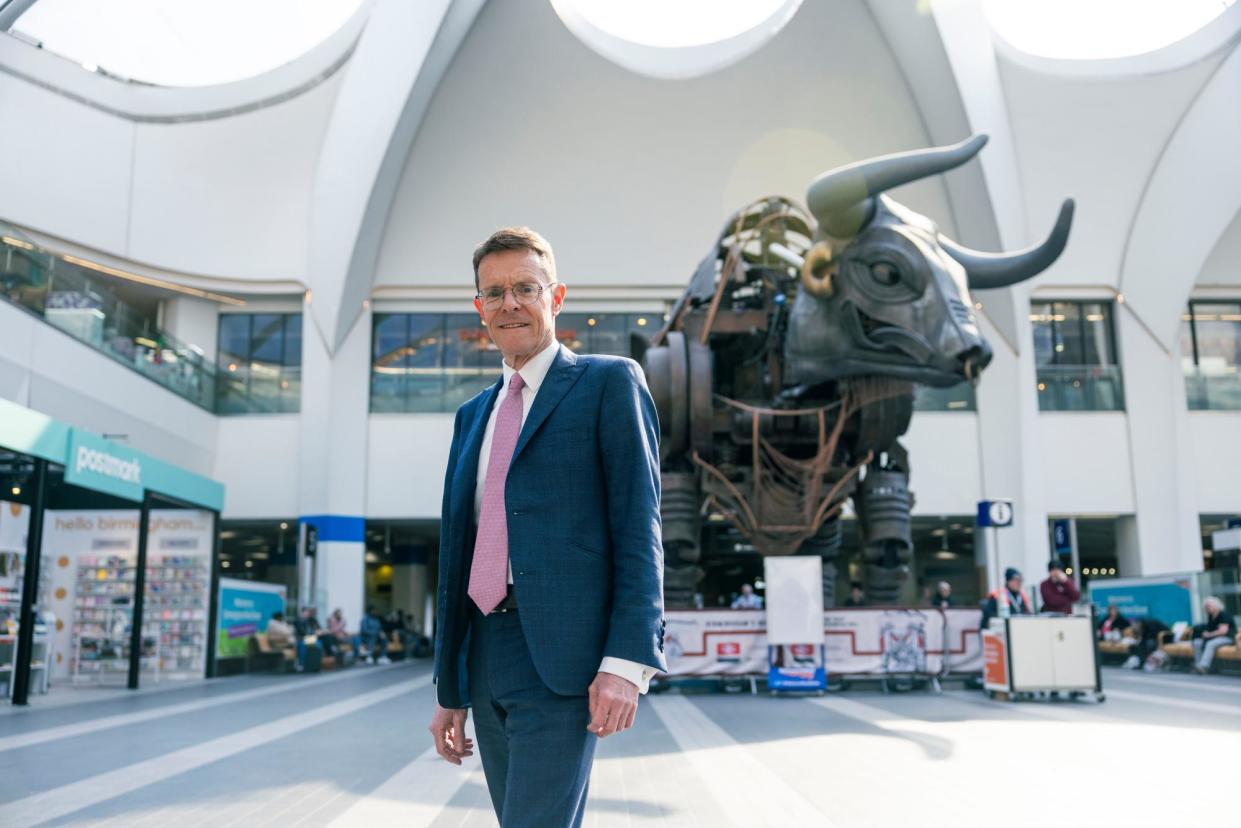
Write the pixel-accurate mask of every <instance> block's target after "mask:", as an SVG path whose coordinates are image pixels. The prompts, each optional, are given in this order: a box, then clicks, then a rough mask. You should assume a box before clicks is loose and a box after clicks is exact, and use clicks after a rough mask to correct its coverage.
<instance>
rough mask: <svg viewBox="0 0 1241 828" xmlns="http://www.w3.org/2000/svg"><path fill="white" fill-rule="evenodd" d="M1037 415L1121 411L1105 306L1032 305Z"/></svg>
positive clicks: (1108, 307)
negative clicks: (1036, 374)
mask: <svg viewBox="0 0 1241 828" xmlns="http://www.w3.org/2000/svg"><path fill="white" fill-rule="evenodd" d="M1030 323H1031V328H1032V329H1033V333H1034V359H1035V364H1036V366H1037V371H1038V399H1039V410H1040V411H1121V410H1123V409H1124V407H1125V400H1124V388H1123V385H1122V382H1121V374H1120V365H1119V364H1118V361H1117V358H1116V337H1115V333H1114V331H1113V325H1112V304H1111V303H1110V302H1032V303H1031V305H1030Z"/></svg>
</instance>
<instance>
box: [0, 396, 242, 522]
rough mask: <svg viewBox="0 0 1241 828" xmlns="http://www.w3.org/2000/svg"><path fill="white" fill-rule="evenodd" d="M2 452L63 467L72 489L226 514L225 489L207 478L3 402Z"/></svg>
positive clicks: (0, 419) (0, 421)
mask: <svg viewBox="0 0 1241 828" xmlns="http://www.w3.org/2000/svg"><path fill="white" fill-rule="evenodd" d="M0 446H3V447H4V448H7V449H11V450H13V451H17V452H21V453H23V454H30V455H33V456H35V457H42V458H43V459H44V460H48V461H50V462H52V463H59V464H61V465H63V466H64V467H65V482H66V483H69V484H72V485H74V486H81V487H82V488H86V489H92V490H94V491H97V492H104V493H105V494H110V495H116V496H117V497H122V498H125V499H126V500H134V501H138V500H142V496H143V494H144V493H146V492H148V491H149V492H155V493H157V494H162V495H167V496H169V497H174V498H177V499H178V500H184V501H185V502H186V503H190V504H193V505H195V506H200V507H202V508H205V509H211V510H213V511H216V512H219V511H222V510H223V508H224V486H223V485H222V484H220V483H217V482H216V481H214V480H212V479H210V478H208V477H203V476H202V475H201V474H195V473H194V472H191V471H188V470H186V469H183V468H181V467H179V466H174V465H172V464H171V463H165V462H163V461H162V460H157V459H155V458H154V457H151V456H150V455H148V454H143V453H142V452H140V451H136V450H134V449H131V448H129V447H128V446H122V445H119V444H117V443H114V442H112V441H111V440H105V439H104V438H102V437H100V436H98V435H96V434H92V433H91V432H89V431H83V430H82V429H80V428H73V427H72V426H69V425H66V424H64V423H61V422H59V421H57V420H53V419H52V418H51V417H48V416H47V415H45V414H40V413H39V412H37V411H31V410H30V409H29V408H26V407H25V406H21V405H18V404H17V403H14V402H9V401H8V400H3V399H0Z"/></svg>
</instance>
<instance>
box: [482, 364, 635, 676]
mask: <svg viewBox="0 0 1241 828" xmlns="http://www.w3.org/2000/svg"><path fill="white" fill-rule="evenodd" d="M559 352H560V344H559V343H558V342H556V341H554V340H553V341H552V343H551V344H550V345H548V346H547V347H546V348H544V349H543V350H541V351H539V352H538V353H537V354H536V355H535V356H534V357H532V358H531V359H530V361H529V362H527V363H526V364H525V365H523V366H522V368H521V370H520V371H514V370H513V369H512V368H511V367H509V364H508V362H505V363H504V385H503V386H502V387H501V388H500V395H499V396H498V397H497V398H496V402H495V405H493V406H492V407H491V415H490V416H489V417H488V418H487V430H486V431H484V432H483V444H482V447H481V448H479V450H478V478H477V482H476V483H475V486H474V523H475V525H477V524H478V516H479V514H480V512H481V511H482V508H483V485H484V484H485V483H486V481H487V465H488V464H489V463H490V461H491V436H492V435H493V434H494V433H495V430H496V415H497V414H498V413H499V411H500V403H501V402H503V401H504V397H505V395H506V394H508V384H509V380H510V379H512V376H513V374H521V379H522V382H524V383H525V386H524V387H523V388H522V389H521V422H522V425H523V426H524V425H525V423H526V417H528V416H529V415H530V408H531V407H532V406H533V405H534V398H535V397H536V396H537V395H538V393H539V386H540V385H542V384H543V380H544V378H545V377H546V376H547V372H548V371H549V370H550V369H551V367H552V363H553V362H555V361H556V354H557V353H559ZM508 582H509V583H510V584H511V583H513V562H512V560H511V559H510V560H509V563H508ZM599 672H601V673H611V674H613V675H616V676H620V677H621V678H623V679H626V680H627V681H630V682H632V683H634V684H636V685H637V686H638V692H640V693H645V692H646V691H647V689H648V688H649V687H650V684H651V679H652V678H653V677H654V676H655V674H656V673H658V672H659V670H657V669H656V668H654V667H648V666H646V665H645V664H639V663H638V662H636V661H628V660H626V659H623V658H612V657H610V656H604V658H603V663H602V664H600V665H599Z"/></svg>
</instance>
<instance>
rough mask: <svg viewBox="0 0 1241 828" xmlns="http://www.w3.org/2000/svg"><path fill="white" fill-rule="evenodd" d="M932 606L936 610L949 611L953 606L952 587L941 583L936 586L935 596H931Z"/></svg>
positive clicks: (946, 583)
mask: <svg viewBox="0 0 1241 828" xmlns="http://www.w3.org/2000/svg"><path fill="white" fill-rule="evenodd" d="M931 606H933V607H935V608H936V609H948V608H949V607H951V606H952V585H951V584H950V583H948V582H947V581H940V582H939V583H938V584H936V585H935V594H934V595H932V596H931Z"/></svg>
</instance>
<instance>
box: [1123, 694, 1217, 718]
mask: <svg viewBox="0 0 1241 828" xmlns="http://www.w3.org/2000/svg"><path fill="white" fill-rule="evenodd" d="M1103 692H1104V693H1105V694H1106V695H1107V697H1108V698H1109V699H1125V700H1127V701H1139V702H1143V703H1145V704H1159V705H1163V706H1165V707H1182V708H1184V709H1186V710H1193V711H1195V712H1198V713H1206V712H1210V713H1221V714H1223V715H1225V716H1241V706H1237V705H1232V704H1217V703H1215V702H1204V701H1195V700H1191V699H1174V698H1172V697H1171V696H1152V695H1151V694H1149V693H1134V692H1132V691H1130V690H1110V689H1107V688H1104V691H1103Z"/></svg>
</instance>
